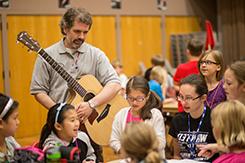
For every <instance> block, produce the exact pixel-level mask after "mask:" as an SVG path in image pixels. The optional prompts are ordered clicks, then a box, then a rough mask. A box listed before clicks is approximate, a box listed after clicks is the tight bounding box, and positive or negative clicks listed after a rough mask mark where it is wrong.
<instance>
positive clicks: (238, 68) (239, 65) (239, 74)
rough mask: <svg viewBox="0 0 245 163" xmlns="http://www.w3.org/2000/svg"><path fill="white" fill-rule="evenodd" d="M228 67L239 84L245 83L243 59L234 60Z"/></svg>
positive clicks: (244, 63)
mask: <svg viewBox="0 0 245 163" xmlns="http://www.w3.org/2000/svg"><path fill="white" fill-rule="evenodd" d="M228 69H230V70H231V71H232V72H233V73H234V75H235V78H236V79H237V81H238V83H239V84H244V83H245V61H236V62H234V63H232V64H231V65H230V66H229V68H228Z"/></svg>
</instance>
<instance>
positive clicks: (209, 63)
mask: <svg viewBox="0 0 245 163" xmlns="http://www.w3.org/2000/svg"><path fill="white" fill-rule="evenodd" d="M204 63H205V64H206V65H211V64H215V65H217V64H218V63H216V62H213V61H210V60H206V61H200V64H201V65H202V64H204Z"/></svg>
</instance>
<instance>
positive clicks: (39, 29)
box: [7, 16, 61, 138]
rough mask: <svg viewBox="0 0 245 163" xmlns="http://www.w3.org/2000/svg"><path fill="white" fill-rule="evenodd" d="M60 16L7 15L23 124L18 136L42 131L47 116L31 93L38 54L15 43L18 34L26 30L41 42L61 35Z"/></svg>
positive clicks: (13, 88) (11, 63) (13, 84)
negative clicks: (32, 77) (31, 83)
mask: <svg viewBox="0 0 245 163" xmlns="http://www.w3.org/2000/svg"><path fill="white" fill-rule="evenodd" d="M59 20H60V18H59V17H58V16H8V17H7V21H8V24H9V25H8V26H9V27H8V45H9V66H10V68H9V69H10V73H11V76H10V88H11V89H10V94H11V96H13V97H14V98H15V99H17V100H18V101H19V102H20V107H19V111H20V122H21V123H20V126H19V129H18V132H17V134H16V137H17V138H22V137H32V136H35V135H39V133H40V130H41V128H42V126H43V124H44V122H45V120H46V114H47V113H46V112H47V111H46V109H44V108H43V107H42V106H41V105H40V104H39V103H37V102H36V100H35V99H34V98H33V96H31V95H30V93H29V88H30V82H31V76H32V70H33V66H34V63H35V59H36V57H37V54H36V53H35V52H31V53H28V52H27V48H26V47H23V46H22V45H21V44H19V45H17V44H16V38H17V34H18V33H19V32H21V31H23V30H24V31H27V32H28V33H29V34H30V35H31V36H32V37H33V38H34V39H36V40H37V41H38V42H39V44H40V46H42V47H47V46H48V45H50V44H52V43H54V42H56V41H58V40H59V39H60V36H61V34H60V30H59V26H58V23H59Z"/></svg>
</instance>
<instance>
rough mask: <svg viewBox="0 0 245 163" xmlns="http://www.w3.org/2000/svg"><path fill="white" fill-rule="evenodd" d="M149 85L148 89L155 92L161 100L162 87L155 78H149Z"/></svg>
mask: <svg viewBox="0 0 245 163" xmlns="http://www.w3.org/2000/svg"><path fill="white" fill-rule="evenodd" d="M148 84H149V86H150V90H151V91H153V92H155V93H156V94H157V95H158V96H159V97H160V98H161V100H162V101H163V100H164V99H163V95H162V87H161V85H160V84H159V83H158V82H157V81H155V80H150V81H149V82H148Z"/></svg>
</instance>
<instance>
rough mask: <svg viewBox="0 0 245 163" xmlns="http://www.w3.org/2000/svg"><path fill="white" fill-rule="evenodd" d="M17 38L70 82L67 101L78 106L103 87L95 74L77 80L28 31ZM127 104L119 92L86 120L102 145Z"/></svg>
mask: <svg viewBox="0 0 245 163" xmlns="http://www.w3.org/2000/svg"><path fill="white" fill-rule="evenodd" d="M17 40H18V41H19V42H21V43H22V44H24V45H25V46H27V47H28V48H29V49H30V50H32V51H35V52H37V53H38V54H39V55H40V56H41V57H42V58H43V59H44V60H45V61H46V62H47V63H49V64H50V66H51V67H52V68H53V69H54V70H56V72H57V73H58V74H59V75H60V76H61V77H62V78H63V79H64V80H65V81H66V82H67V83H68V85H69V86H70V88H71V89H72V90H73V91H72V93H71V96H70V97H69V99H68V101H67V103H71V104H73V105H74V106H76V104H78V103H79V102H80V101H88V100H90V99H91V98H93V97H94V96H95V95H96V94H98V93H99V92H100V91H101V89H102V88H103V87H102V86H101V84H100V83H99V82H98V80H97V79H96V78H95V77H94V76H93V75H84V76H82V77H81V79H80V80H79V81H76V80H75V79H74V78H73V77H72V76H71V75H70V74H68V73H67V72H66V71H65V70H64V68H63V67H61V66H60V65H59V64H58V63H57V62H56V61H55V60H54V59H53V58H52V57H51V56H49V55H48V54H47V53H46V52H45V50H44V49H43V48H41V47H40V45H39V43H38V42H37V41H35V40H33V39H32V37H30V36H29V35H28V34H27V32H20V33H19V34H18V36H17ZM127 106H128V103H127V101H126V100H125V99H124V98H123V97H122V96H121V95H119V94H118V95H116V96H115V97H114V98H113V99H112V100H111V101H109V102H108V103H107V104H104V105H101V106H99V107H97V108H96V109H95V110H94V111H93V112H92V114H91V115H90V116H89V117H88V120H87V121H86V122H85V127H86V129H87V132H88V134H89V136H90V137H91V138H92V140H93V141H94V142H96V143H97V144H100V145H108V143H109V138H110V135H111V130H112V122H113V119H114V117H115V115H116V113H117V112H118V111H119V110H120V109H121V108H123V107H127Z"/></svg>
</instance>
